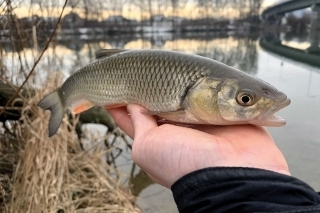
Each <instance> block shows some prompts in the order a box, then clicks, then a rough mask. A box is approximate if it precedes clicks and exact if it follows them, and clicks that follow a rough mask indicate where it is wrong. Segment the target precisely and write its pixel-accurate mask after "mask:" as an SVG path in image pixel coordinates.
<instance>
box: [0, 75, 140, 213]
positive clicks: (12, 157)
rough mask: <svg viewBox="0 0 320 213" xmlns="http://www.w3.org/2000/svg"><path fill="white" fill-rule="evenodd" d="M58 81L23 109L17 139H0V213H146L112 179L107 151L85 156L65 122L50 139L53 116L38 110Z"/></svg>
mask: <svg viewBox="0 0 320 213" xmlns="http://www.w3.org/2000/svg"><path fill="white" fill-rule="evenodd" d="M58 78H59V77H57V76H55V77H53V79H51V80H50V81H48V83H47V84H46V88H45V89H44V90H42V91H39V92H37V93H36V95H35V96H34V97H33V98H31V99H29V100H28V102H27V103H24V107H23V108H22V118H21V121H20V122H16V123H13V124H11V125H15V126H14V128H12V129H14V131H15V132H14V134H13V135H3V136H0V140H1V143H0V156H2V157H1V158H0V166H1V169H0V170H1V171H0V173H1V174H2V175H0V204H2V205H1V206H0V212H14V213H16V212H17V213H19V212H32V213H33V212H59V213H62V212H68V213H69V212H141V210H140V209H139V208H138V207H137V206H135V204H134V202H135V197H134V196H133V195H132V194H131V192H130V190H129V189H128V188H126V187H124V186H122V185H121V184H120V182H119V181H117V180H115V179H114V178H113V177H112V176H111V174H113V173H116V172H117V171H115V170H114V169H113V168H112V167H111V166H109V165H108V164H106V163H102V162H101V159H102V155H104V154H105V153H106V152H107V151H108V150H103V149H99V148H97V149H95V150H94V152H92V151H91V152H90V153H88V152H86V151H83V150H82V149H81V147H80V145H79V142H78V138H77V136H76V133H75V129H74V126H72V125H71V124H70V123H69V121H68V119H67V118H66V117H65V118H64V120H63V122H62V124H61V126H60V128H59V131H58V133H57V134H56V135H55V136H54V137H52V138H50V139H49V138H48V127H47V125H48V119H49V116H50V113H49V112H48V111H46V112H44V111H43V110H42V109H40V108H39V107H37V106H36V104H37V102H38V101H39V100H40V98H41V97H43V95H44V94H46V93H48V92H50V91H52V90H53V88H55V87H56V86H57V84H59V81H57V79H58ZM50 82H54V83H50ZM14 136H16V137H14ZM5 168H7V169H5ZM11 174H12V175H11ZM1 201H2V202H1Z"/></svg>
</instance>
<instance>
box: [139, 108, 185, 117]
mask: <svg viewBox="0 0 320 213" xmlns="http://www.w3.org/2000/svg"><path fill="white" fill-rule="evenodd" d="M141 113H142V114H145V115H158V116H168V115H169V116H170V115H182V114H184V113H185V111H184V109H180V110H177V111H169V112H157V111H149V110H141Z"/></svg>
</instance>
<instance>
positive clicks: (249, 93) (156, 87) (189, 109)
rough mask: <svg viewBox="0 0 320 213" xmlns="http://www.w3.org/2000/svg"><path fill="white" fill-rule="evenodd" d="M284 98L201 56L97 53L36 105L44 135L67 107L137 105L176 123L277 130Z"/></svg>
mask: <svg viewBox="0 0 320 213" xmlns="http://www.w3.org/2000/svg"><path fill="white" fill-rule="evenodd" d="M290 102H291V101H290V99H289V98H287V95H286V94H284V93H283V92H281V91H278V90H277V89H276V88H275V87H273V86H272V85H270V84H269V83H267V82H265V81H263V80H261V79H258V78H256V77H254V76H251V75H249V74H247V73H245V72H243V71H240V70H238V69H236V68H234V67H231V66H228V65H225V64H223V63H221V62H218V61H216V60H213V59H210V58H206V57H203V56H199V55H195V54H188V53H182V52H177V51H167V50H156V49H142V50H134V49H100V50H98V51H97V52H96V59H95V60H94V61H92V62H91V63H89V64H88V65H86V66H84V67H83V68H81V69H79V70H78V71H77V72H75V73H74V74H73V75H71V76H70V77H69V78H67V79H66V81H65V82H64V83H63V84H62V85H61V86H60V87H59V88H57V89H56V90H54V91H53V92H51V93H50V94H48V95H46V96H45V97H44V98H43V99H41V100H40V101H39V103H38V106H39V107H41V108H42V109H43V110H50V111H51V117H50V119H49V128H48V129H49V137H51V136H53V135H54V134H55V133H56V132H57V130H58V128H59V126H60V124H61V122H62V119H63V116H64V114H65V112H66V111H67V109H69V108H70V109H71V111H72V112H73V113H75V114H78V113H81V112H83V111H85V110H87V109H90V108H91V107H93V106H100V107H104V108H106V109H110V108H115V107H121V106H126V105H128V104H131V103H133V104H139V105H141V106H143V107H144V108H145V109H146V111H143V112H142V113H145V114H149V115H156V116H157V117H159V118H161V119H164V120H167V121H170V122H176V123H182V124H207V125H235V124H253V125H258V126H283V125H285V124H286V121H285V119H283V118H281V117H278V116H276V115H274V114H275V112H277V111H279V110H280V109H282V108H284V107H286V106H288V105H289V104H290Z"/></svg>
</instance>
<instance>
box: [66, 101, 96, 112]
mask: <svg viewBox="0 0 320 213" xmlns="http://www.w3.org/2000/svg"><path fill="white" fill-rule="evenodd" d="M94 106H95V104H94V103H92V102H90V101H89V100H87V99H81V100H79V101H78V102H76V103H74V104H73V105H72V106H71V111H72V113H74V114H79V113H81V112H84V111H86V110H88V109H90V108H91V107H94Z"/></svg>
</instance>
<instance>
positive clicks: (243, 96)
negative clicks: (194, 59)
mask: <svg viewBox="0 0 320 213" xmlns="http://www.w3.org/2000/svg"><path fill="white" fill-rule="evenodd" d="M221 84H222V85H221V89H220V92H219V93H218V99H217V105H218V107H219V112H220V115H221V117H222V118H223V119H224V120H226V121H228V122H235V123H237V122H238V123H249V124H254V125H259V126H283V125H285V124H286V121H285V120H284V119H283V118H281V117H278V116H275V115H274V113H276V112H277V111H279V110H280V109H282V108H284V107H286V106H288V105H289V104H290V102H291V101H290V99H289V98H287V96H286V95H285V94H284V93H283V92H281V91H278V90H277V89H276V88H275V87H273V86H272V85H270V84H268V83H266V82H264V81H262V80H260V79H257V78H255V77H253V76H249V75H245V77H243V78H239V79H225V80H224V81H222V82H221Z"/></svg>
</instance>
